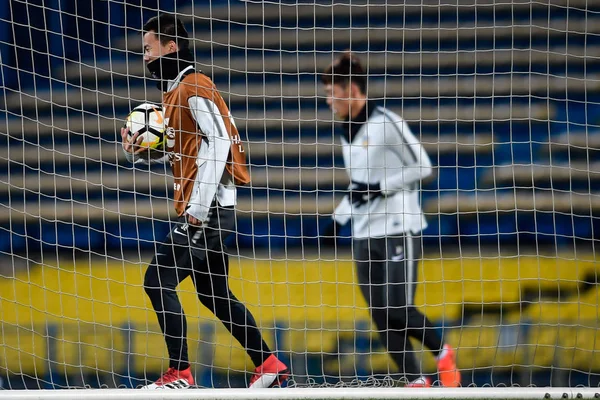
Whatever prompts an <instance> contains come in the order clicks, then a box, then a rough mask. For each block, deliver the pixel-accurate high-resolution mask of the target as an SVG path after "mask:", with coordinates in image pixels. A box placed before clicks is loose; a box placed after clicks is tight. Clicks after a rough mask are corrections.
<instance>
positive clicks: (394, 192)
mask: <svg viewBox="0 0 600 400" xmlns="http://www.w3.org/2000/svg"><path fill="white" fill-rule="evenodd" d="M321 78H322V83H323V84H324V88H325V95H326V97H327V104H328V105H329V107H330V108H331V110H332V111H333V113H334V114H335V116H336V118H338V119H340V120H341V121H342V122H341V123H340V127H341V132H342V135H341V142H342V153H343V158H344V165H345V167H346V170H347V172H348V175H349V177H350V180H351V184H350V187H349V188H348V191H349V194H348V195H347V196H345V197H344V198H343V200H342V201H341V203H340V204H339V205H338V207H337V208H336V210H335V212H334V215H333V218H334V221H335V222H334V223H333V224H332V225H331V226H332V227H338V229H339V226H340V225H344V224H346V223H347V222H348V221H349V220H350V219H352V247H353V256H354V259H355V262H356V271H357V275H358V281H359V285H360V289H361V291H362V293H363V295H364V297H365V299H366V301H367V303H368V304H369V310H370V312H371V316H372V318H373V322H374V323H375V325H376V326H377V329H378V330H379V333H380V337H381V341H382V343H383V345H384V346H385V347H386V348H387V350H388V351H389V352H390V355H391V357H392V359H393V360H394V361H395V363H396V364H397V366H398V368H399V369H400V370H401V373H404V375H405V376H406V377H407V378H408V380H409V382H410V383H409V386H412V387H426V386H431V381H430V379H429V378H427V377H424V376H422V375H421V372H420V370H419V368H418V367H417V363H416V359H415V356H414V354H413V348H412V345H411V344H410V341H409V337H413V338H417V339H418V340H420V341H421V342H423V344H424V345H425V346H427V347H428V348H429V349H430V350H431V351H432V352H433V354H434V356H435V357H436V358H437V366H438V372H439V378H440V381H441V383H442V384H443V385H444V386H448V387H454V386H458V385H459V384H460V372H459V371H458V369H457V367H456V362H455V353H454V350H453V349H452V348H451V347H450V346H449V345H447V344H443V343H442V340H441V337H440V335H439V334H438V333H437V331H436V330H435V327H434V326H433V324H432V323H431V322H430V321H429V320H428V319H427V317H426V316H425V315H423V314H422V313H421V312H420V311H419V309H417V308H416V307H415V305H414V295H415V285H416V283H417V265H418V263H419V259H420V258H421V240H420V234H421V231H422V230H423V229H425V228H426V227H427V222H426V221H425V218H424V215H423V212H422V210H421V206H420V204H419V187H420V182H421V180H422V179H424V178H425V177H427V176H428V175H430V174H431V170H432V168H431V162H430V161H429V157H428V156H427V153H426V152H425V150H424V149H423V147H422V146H421V144H420V143H419V142H418V140H417V139H416V137H415V136H414V135H413V134H412V132H411V131H410V129H409V127H408V125H407V124H406V122H405V121H404V120H403V119H402V118H401V117H400V116H399V115H397V114H395V113H393V112H392V111H390V110H388V109H387V108H384V107H380V106H378V105H377V104H376V103H375V102H374V101H372V100H369V99H367V95H366V87H367V76H366V74H365V71H364V69H363V67H362V66H361V64H360V62H359V60H358V59H357V58H356V57H354V56H353V55H352V54H350V53H345V54H343V55H341V56H340V57H338V58H337V59H336V60H335V61H334V62H333V63H332V64H331V65H330V66H329V67H328V68H327V69H326V70H325V72H324V73H323V74H322V77H321Z"/></svg>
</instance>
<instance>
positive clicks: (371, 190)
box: [348, 181, 383, 207]
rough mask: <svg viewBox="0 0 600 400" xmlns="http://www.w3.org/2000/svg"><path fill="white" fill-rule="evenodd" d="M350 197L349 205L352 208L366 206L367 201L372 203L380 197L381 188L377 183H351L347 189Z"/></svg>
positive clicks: (381, 194)
mask: <svg viewBox="0 0 600 400" xmlns="http://www.w3.org/2000/svg"><path fill="white" fill-rule="evenodd" d="M348 192H349V195H350V203H352V205H353V206H354V207H360V206H362V205H364V204H367V203H368V202H369V201H373V200H375V199H376V198H378V197H382V196H383V193H381V186H380V185H379V183H364V182H356V181H352V183H351V184H350V187H349V188H348Z"/></svg>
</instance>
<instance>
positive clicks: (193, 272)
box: [144, 207, 271, 370]
mask: <svg viewBox="0 0 600 400" xmlns="http://www.w3.org/2000/svg"><path fill="white" fill-rule="evenodd" d="M213 215H214V218H212V217H211V220H210V221H209V224H208V226H209V227H208V228H205V229H204V232H203V234H202V235H201V236H198V235H196V233H197V228H195V227H192V226H188V225H187V224H182V223H180V224H177V226H176V227H175V229H173V231H171V233H170V234H169V235H168V236H167V238H166V239H165V241H164V242H163V243H161V244H160V245H159V246H158V248H157V249H156V254H155V256H154V258H153V259H152V262H151V263H150V265H149V266H148V269H147V270H146V275H145V278H144V288H145V290H146V293H147V294H148V297H149V298H150V301H151V302H152V306H153V307H154V310H155V311H156V315H157V317H158V323H159V324H160V328H161V330H162V332H163V333H164V335H165V341H166V344H167V350H168V353H169V366H170V367H173V368H176V369H179V370H182V369H185V368H187V367H188V366H189V357H188V347H187V322H186V318H185V314H184V311H183V308H182V307H181V303H180V301H179V298H178V296H177V292H176V288H177V286H178V285H179V283H180V282H181V281H183V280H184V279H185V278H187V277H188V276H191V277H192V280H193V282H194V286H195V287H196V291H197V293H198V298H199V299H200V301H201V302H202V304H203V305H204V306H206V307H207V308H208V309H209V310H211V311H212V312H213V314H215V316H216V317H217V318H219V319H220V320H221V322H223V324H224V325H225V327H226V328H227V330H229V332H231V334H232V335H233V337H235V338H236V339H237V340H238V341H239V342H240V344H241V345H242V346H243V347H244V348H245V349H246V351H247V353H248V355H249V356H250V358H251V359H252V361H253V362H254V364H255V365H257V366H258V365H261V364H262V363H263V362H264V360H265V359H266V358H267V357H268V356H269V355H270V354H271V351H270V349H269V347H268V346H267V344H266V343H265V342H264V340H263V339H262V335H261V333H260V331H259V330H258V328H257V325H256V321H255V320H254V317H253V316H252V314H251V313H250V312H249V311H248V310H247V309H246V307H245V306H244V305H243V304H242V303H241V302H240V301H239V300H238V299H237V298H236V297H235V296H234V295H233V293H231V291H230V290H229V283H228V273H229V257H228V256H227V253H226V249H225V246H224V245H223V240H224V239H225V238H226V237H227V235H228V234H229V233H230V232H231V231H232V230H233V228H234V226H235V219H234V218H235V216H234V211H233V209H232V208H229V207H221V208H219V209H218V212H214V213H213ZM210 227H214V228H210ZM194 239H196V240H195V241H194Z"/></svg>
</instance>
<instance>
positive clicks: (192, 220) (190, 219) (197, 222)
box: [186, 214, 205, 227]
mask: <svg viewBox="0 0 600 400" xmlns="http://www.w3.org/2000/svg"><path fill="white" fill-rule="evenodd" d="M186 216H187V223H188V224H190V225H193V226H199V227H204V225H205V223H204V221H200V220H199V219H198V218H196V217H193V216H191V215H190V214H186Z"/></svg>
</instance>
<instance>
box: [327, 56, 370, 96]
mask: <svg viewBox="0 0 600 400" xmlns="http://www.w3.org/2000/svg"><path fill="white" fill-rule="evenodd" d="M321 82H323V83H324V84H325V85H330V84H331V85H338V84H339V85H342V86H344V87H347V86H348V85H349V84H350V83H355V84H356V85H357V86H358V88H359V89H360V91H361V93H363V94H365V93H366V92H367V74H366V72H365V70H364V68H363V66H362V65H361V63H360V60H359V59H358V58H356V57H355V56H354V55H353V54H352V53H350V52H346V53H343V54H342V55H340V56H339V57H338V58H336V59H335V60H334V61H333V63H331V65H330V66H329V67H327V69H325V72H323V74H322V75H321Z"/></svg>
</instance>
